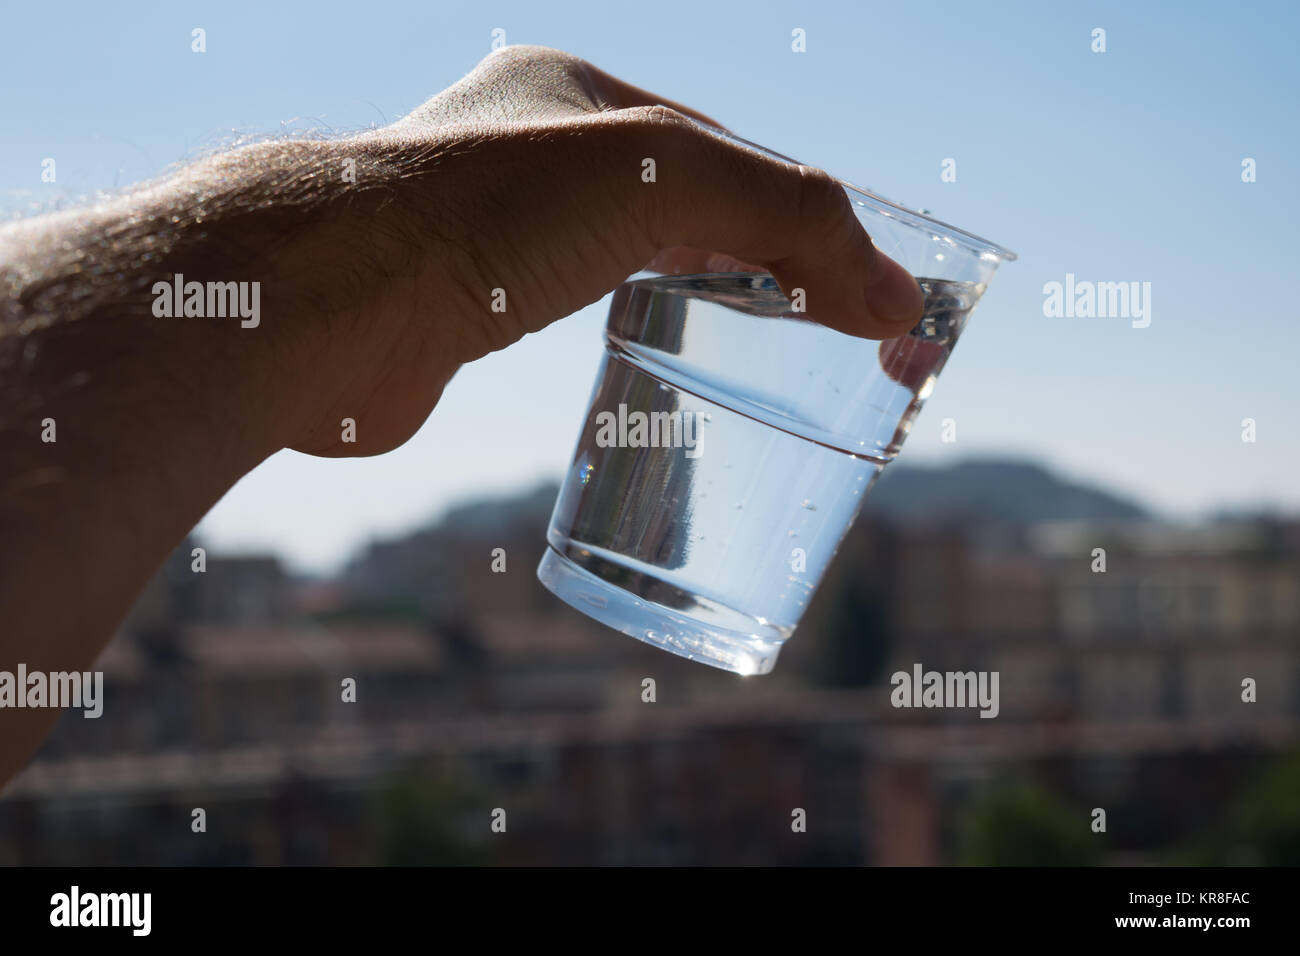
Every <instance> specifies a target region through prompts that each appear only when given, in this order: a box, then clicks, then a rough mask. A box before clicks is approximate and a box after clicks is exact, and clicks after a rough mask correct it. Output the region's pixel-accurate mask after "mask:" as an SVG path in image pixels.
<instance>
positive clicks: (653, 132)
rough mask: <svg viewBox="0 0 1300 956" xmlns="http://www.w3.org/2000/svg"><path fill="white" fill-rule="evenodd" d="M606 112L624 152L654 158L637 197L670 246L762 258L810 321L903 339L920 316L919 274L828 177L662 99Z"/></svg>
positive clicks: (655, 232) (657, 235)
mask: <svg viewBox="0 0 1300 956" xmlns="http://www.w3.org/2000/svg"><path fill="white" fill-rule="evenodd" d="M604 115H605V116H607V117H609V118H610V121H611V122H615V123H616V124H617V127H618V129H620V130H621V131H622V134H623V142H622V143H621V148H622V149H626V148H628V147H629V146H630V147H631V148H632V149H633V151H634V152H637V153H638V154H639V155H641V156H644V157H648V158H652V159H654V160H655V170H656V173H655V179H654V181H653V182H651V183H643V184H639V185H640V188H638V189H636V190H634V191H633V193H632V197H633V202H634V203H635V205H636V207H637V212H638V213H639V214H640V215H641V216H643V217H644V218H643V221H644V223H645V226H646V228H647V229H649V230H650V232H651V239H652V240H653V242H654V243H655V244H656V245H657V246H658V247H659V248H661V249H672V248H674V247H678V246H687V247H690V248H691V249H695V250H714V251H716V252H719V253H722V254H724V255H725V256H727V257H729V258H730V259H732V260H739V262H741V263H754V264H756V265H759V266H762V267H763V268H766V269H767V270H768V271H770V272H771V273H772V275H773V276H774V277H775V278H776V280H777V282H778V283H779V284H780V286H781V289H782V291H784V292H785V293H786V295H787V296H789V297H791V298H792V299H797V298H801V299H802V301H803V303H804V305H805V311H806V313H807V316H808V318H810V319H813V320H814V321H817V322H821V323H823V324H825V325H828V326H830V327H831V328H834V329H837V330H839V331H841V332H845V333H847V334H849V335H858V336H862V337H865V338H873V339H887V338H893V337H894V336H897V335H901V334H903V333H904V332H906V331H908V330H909V329H911V328H912V326H914V325H915V324H916V323H917V322H918V321H919V320H920V318H921V313H922V306H923V297H922V293H921V289H920V286H919V285H918V284H917V281H916V279H915V278H913V277H912V276H911V275H910V274H909V273H908V272H907V270H906V269H904V268H903V267H902V266H900V265H899V264H898V263H896V262H894V261H893V260H891V259H889V258H888V257H887V256H885V255H883V254H882V253H880V252H879V251H877V250H876V248H875V246H874V245H872V243H871V240H870V238H869V237H868V236H867V234H866V232H865V231H864V230H863V228H862V225H861V223H859V222H858V219H857V217H856V216H855V215H854V214H853V210H852V205H851V204H850V202H849V198H848V195H847V194H846V193H845V191H844V188H843V186H841V185H840V184H839V183H838V182H837V181H836V180H834V179H833V178H832V177H830V176H829V175H827V174H826V173H824V172H822V171H821V170H818V169H814V168H812V167H810V166H799V165H794V164H790V163H784V162H781V161H779V160H776V159H773V158H771V157H768V156H764V155H762V154H761V153H757V152H754V151H753V150H750V149H746V148H744V147H743V146H740V145H738V144H735V143H733V142H731V141H729V140H726V139H723V138H722V137H719V136H714V135H712V134H710V133H709V132H707V131H706V130H704V129H703V128H701V127H700V126H699V125H698V124H696V123H694V122H692V121H690V120H689V119H687V118H686V117H684V116H683V115H681V114H680V113H677V112H675V111H674V110H671V109H668V108H666V107H663V106H649V107H646V106H642V107H634V108H632V109H628V110H622V111H618V112H615V113H609V114H604ZM637 162H642V161H641V160H637ZM676 254H677V255H678V256H682V255H683V254H681V253H676ZM797 290H802V292H803V295H802V296H801V297H798V296H797V295H796V292H797Z"/></svg>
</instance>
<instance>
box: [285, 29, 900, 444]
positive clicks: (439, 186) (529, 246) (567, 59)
mask: <svg viewBox="0 0 1300 956" xmlns="http://www.w3.org/2000/svg"><path fill="white" fill-rule="evenodd" d="M694 120H700V121H702V122H704V123H708V124H711V125H714V126H716V125H717V124H716V123H714V121H712V120H710V119H708V117H705V116H702V115H700V114H698V113H695V112H694V111H692V110H690V109H688V108H686V107H682V106H678V105H676V104H673V103H669V102H667V101H665V100H663V99H661V98H658V97H655V96H653V95H652V94H649V93H646V92H645V91H643V90H639V89H637V88H635V87H632V86H629V85H628V84H626V83H623V82H622V81H620V80H617V79H615V78H614V77H611V76H609V75H608V74H605V73H603V72H601V71H600V70H598V69H596V68H595V67H593V66H591V65H590V64H587V63H585V62H583V61H582V60H580V59H577V58H576V57H572V56H569V55H568V54H564V53H560V52H558V51H555V50H548V49H544V48H540V47H507V48H505V49H503V50H501V51H499V52H497V53H494V54H492V55H490V56H489V57H488V58H487V59H485V60H484V61H483V62H482V63H481V64H480V65H479V66H478V68H477V69H475V70H474V71H473V72H472V73H471V74H470V75H469V76H467V77H466V78H465V79H464V80H462V81H461V82H459V83H457V84H456V85H455V86H453V87H451V88H450V89H448V90H446V91H444V92H443V93H440V94H439V95H438V96H435V97H434V98H433V99H432V100H430V101H429V102H428V103H426V104H425V105H424V106H422V107H420V108H419V109H417V110H416V111H415V112H413V113H412V114H411V115H410V116H408V117H406V118H405V119H403V120H401V121H400V122H398V123H396V124H394V125H393V126H390V127H388V128H386V129H383V130H380V131H378V132H377V133H375V134H372V135H370V136H367V137H363V138H362V141H361V142H362V144H364V145H365V146H366V147H378V148H379V149H380V150H381V151H382V152H383V153H384V154H385V155H386V157H387V158H388V160H389V162H391V163H392V165H393V166H394V167H395V168H396V169H398V170H400V171H401V177H400V181H399V184H398V186H397V193H396V197H395V198H396V202H395V203H394V204H393V205H392V206H391V207H388V208H387V210H386V211H385V213H384V215H383V216H382V217H381V219H379V220H378V221H376V222H374V223H373V227H374V228H375V229H376V231H377V232H379V233H380V234H381V235H383V234H387V235H392V234H397V235H400V236H402V237H403V239H402V241H401V245H402V248H401V249H400V250H394V251H393V252H392V253H391V254H387V255H385V257H384V258H385V259H398V260H401V261H403V262H405V263H406V268H405V270H404V272H403V273H401V274H394V272H392V271H375V272H373V273H371V274H370V275H369V276H367V277H365V280H364V281H366V282H368V283H369V284H370V285H371V286H372V289H371V290H370V299H369V301H370V303H371V307H370V310H369V313H368V314H367V315H365V316H364V318H363V322H362V323H361V328H362V329H363V330H364V334H366V335H372V334H373V329H374V327H375V325H376V324H377V323H382V325H383V326H384V327H385V336H386V337H388V336H391V341H392V342H393V343H394V346H395V347H394V348H393V349H392V350H391V352H390V353H389V356H388V357H387V358H386V359H385V360H384V361H383V363H382V364H381V365H377V366H375V367H373V368H370V369H364V368H358V367H357V357H358V356H359V355H364V354H367V353H366V350H365V349H364V348H360V349H359V348H357V347H355V346H352V345H349V346H347V347H346V348H345V349H344V350H343V351H344V353H345V355H341V356H340V357H341V358H344V359H345V360H346V362H347V363H348V366H349V368H350V369H351V371H352V372H353V377H354V379H355V384H356V386H357V387H358V388H359V389H361V390H363V391H364V390H365V389H367V388H370V387H372V386H377V387H375V389H374V391H373V392H372V393H371V394H369V395H368V396H367V395H363V394H362V392H361V391H356V390H354V391H352V392H351V393H349V394H347V395H345V396H340V397H339V398H338V399H336V400H335V401H334V402H332V403H330V406H329V408H328V409H327V410H326V414H325V415H324V416H323V420H322V422H321V424H320V426H319V428H316V429H314V430H313V431H312V432H311V433H310V434H309V435H308V436H306V437H295V438H290V439H289V440H288V442H287V443H289V444H291V445H292V446H293V447H295V448H298V449H299V450H302V451H308V452H313V453H316V454H327V455H328V454H358V453H370V452H378V451H385V450H387V449H388V448H390V447H392V446H393V445H396V444H399V443H401V442H402V441H404V440H405V439H406V438H407V437H409V435H410V434H411V433H413V432H414V431H415V430H416V429H417V428H418V427H419V426H420V424H421V423H422V422H423V421H424V419H425V418H426V417H427V416H428V413H429V411H430V410H431V409H432V407H433V404H434V402H435V401H436V399H437V396H438V394H439V393H440V390H441V384H442V383H443V382H445V380H446V378H448V377H449V376H450V374H451V372H453V371H454V369H455V368H456V367H458V366H459V365H460V364H461V363H463V362H468V361H472V360H473V359H476V358H478V357H480V356H482V355H485V354H487V353H488V352H491V351H494V350H496V349H500V348H504V347H505V346H507V345H509V344H511V343H512V342H514V341H516V340H518V339H519V338H521V337H522V336H523V335H524V334H526V333H528V332H534V331H537V330H538V329H541V328H543V327H544V326H546V325H548V324H550V323H551V322H553V321H555V320H556V319H559V318H561V317H563V316H565V315H568V314H570V313H572V312H574V311H576V310H578V309H580V308H582V307H583V306H585V305H589V304H590V303H592V302H594V301H596V300H597V299H599V298H600V297H601V296H603V295H604V294H605V293H607V292H608V291H609V290H610V289H611V288H613V287H614V286H615V285H617V284H618V283H619V282H620V281H621V280H622V279H624V278H625V277H626V276H627V275H629V274H630V273H632V272H634V271H636V270H637V269H639V268H641V267H643V266H646V265H647V263H649V264H651V267H652V268H655V269H657V270H658V271H663V272H706V271H722V270H730V269H766V270H768V271H770V272H771V273H772V274H773V275H774V276H775V278H776V280H777V282H778V283H779V284H780V285H781V287H782V288H783V289H784V290H785V291H786V293H787V294H789V293H790V291H791V290H792V289H794V288H795V287H801V288H803V289H804V290H805V301H806V302H807V304H808V314H809V317H811V318H814V319H815V320H817V321H820V322H823V323H825V324H827V325H830V326H832V327H834V328H837V329H840V330H841V331H844V332H848V333H850V334H855V335H862V336H866V337H869V338H890V337H893V336H896V335H899V334H902V333H903V332H906V331H907V330H908V329H910V328H911V327H912V326H913V325H915V323H916V322H917V321H918V320H919V318H920V315H921V301H922V297H921V293H920V290H919V289H918V287H917V283H916V280H915V279H913V278H912V277H911V276H910V275H909V274H908V273H907V272H906V271H905V270H904V269H903V268H902V267H900V266H899V265H897V264H896V263H894V262H893V261H892V260H890V259H888V258H886V257H885V256H883V255H881V254H879V253H877V252H876V251H875V249H874V247H873V246H872V244H871V242H870V239H869V238H868V236H867V235H866V233H865V232H864V231H863V229H862V226H861V225H860V223H859V222H858V220H857V219H856V218H855V217H854V216H853V214H852V212H851V207H850V204H849V201H848V199H847V197H846V196H845V194H844V192H843V191H842V189H841V188H840V187H839V186H838V185H837V184H836V182H835V181H834V180H833V179H832V178H831V177H829V176H828V175H826V174H825V173H823V172H821V171H819V170H815V169H812V168H809V167H803V166H794V165H791V164H787V163H783V162H779V161H777V160H774V159H771V158H769V157H765V156H763V155H761V154H759V153H756V152H754V151H752V150H748V149H745V148H743V147H740V146H737V145H735V144H734V143H732V142H730V141H728V140H725V139H723V138H721V137H719V136H716V135H714V134H712V133H710V132H708V131H707V130H706V128H704V127H702V126H701V125H700V124H699V123H697V122H695V121H694ZM646 159H652V160H654V164H655V180H654V181H653V182H645V181H644V180H643V178H642V171H643V162H644V160H646ZM359 225H360V224H357V223H349V228H357V227H358V226H359ZM380 241H382V240H380ZM652 260H653V261H652ZM494 290H501V292H502V293H504V297H505V298H504V305H505V310H504V311H499V312H498V311H493V310H492V308H491V305H492V302H493V296H494ZM379 301H382V302H383V303H384V308H383V310H382V314H381V312H380V311H379V310H378V309H376V308H375V307H374V303H376V302H379ZM339 380H340V378H339V377H338V376H334V375H331V376H330V377H329V381H331V382H337V381H339ZM322 388H323V389H325V391H324V394H328V389H329V385H328V382H326V383H323V384H322ZM318 394H321V393H318ZM344 413H346V414H348V415H350V416H351V417H354V418H355V419H356V420H357V421H358V422H361V421H365V422H366V435H365V437H364V438H363V439H362V441H361V442H359V443H358V444H349V445H342V444H340V443H339V441H338V434H339V429H338V424H337V423H338V421H339V418H340V417H341V416H342V415H343V414H344ZM358 446H359V447H358Z"/></svg>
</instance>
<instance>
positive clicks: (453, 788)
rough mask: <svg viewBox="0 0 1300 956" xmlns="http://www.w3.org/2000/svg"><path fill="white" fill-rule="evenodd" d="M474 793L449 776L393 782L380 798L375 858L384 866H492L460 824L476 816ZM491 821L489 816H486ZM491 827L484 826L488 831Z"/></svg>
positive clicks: (377, 801)
mask: <svg viewBox="0 0 1300 956" xmlns="http://www.w3.org/2000/svg"><path fill="white" fill-rule="evenodd" d="M474 810H475V802H474V800H473V799H472V797H471V795H470V794H469V792H468V790H466V788H465V787H464V786H462V785H461V784H460V783H459V782H458V781H457V780H455V779H454V778H452V777H450V776H448V775H446V774H433V773H427V772H426V773H415V774H405V775H402V776H399V777H396V778H395V779H393V780H392V781H391V782H390V783H389V784H388V786H386V787H385V788H384V789H383V790H381V791H380V792H379V794H378V796H377V797H376V799H375V803H374V808H373V815H374V831H375V855H376V857H377V862H378V863H379V864H380V865H383V866H475V865H481V864H484V863H487V862H489V860H488V855H487V853H486V852H485V851H484V849H483V848H482V846H481V845H479V844H476V843H474V842H471V841H469V840H467V839H465V837H464V836H463V831H461V830H460V828H458V826H457V823H458V821H460V820H462V819H464V818H465V817H466V815H467V814H470V813H473V812H474ZM484 819H486V817H484ZM486 827H487V824H486V823H485V824H484V830H485V832H486Z"/></svg>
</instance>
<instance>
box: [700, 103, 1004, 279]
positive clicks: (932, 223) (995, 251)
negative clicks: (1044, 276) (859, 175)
mask: <svg viewBox="0 0 1300 956" xmlns="http://www.w3.org/2000/svg"><path fill="white" fill-rule="evenodd" d="M693 121H694V122H695V123H696V124H698V125H699V126H701V127H703V128H704V129H706V130H708V131H709V132H711V133H716V134H717V135H719V136H721V137H722V138H723V139H726V140H730V141H731V142H733V143H739V144H740V145H742V146H747V147H749V148H750V149H753V150H755V151H757V152H759V153H762V154H763V155H765V156H771V157H772V158H773V159H779V160H781V161H782V162H786V163H793V164H794V165H796V166H810V165H812V164H811V163H804V162H800V161H799V160H797V159H795V158H794V157H792V156H786V155H785V154H784V153H778V152H777V151H776V150H774V149H768V148H767V147H766V146H760V145H759V144H758V143H755V142H753V141H752V140H748V139H745V138H744V137H743V136H737V135H736V134H735V133H733V132H732V131H731V130H729V129H723V128H722V127H721V126H714V125H712V124H711V123H706V122H704V121H703V120H698V119H694V120H693ZM818 168H820V167H818ZM833 178H834V179H835V181H836V182H837V183H839V184H840V185H841V186H843V187H844V189H845V191H846V192H848V193H849V195H850V197H855V196H856V197H857V198H859V199H861V200H862V201H863V202H864V204H865V205H869V206H871V207H873V208H874V209H875V210H877V211H878V212H880V213H882V214H883V215H886V216H889V217H890V218H894V219H899V218H901V219H903V220H905V221H906V222H907V223H908V225H911V226H929V227H932V228H934V229H937V230H940V231H942V232H943V233H945V234H946V235H947V236H949V237H950V238H952V239H954V240H956V241H958V242H959V243H960V244H961V245H962V246H964V247H965V248H967V249H969V250H970V251H972V252H975V253H978V254H979V255H980V257H981V258H983V257H985V256H992V257H994V258H996V259H998V260H999V261H1002V262H1015V261H1016V259H1017V258H1019V257H1018V256H1017V255H1016V254H1015V253H1014V252H1012V251H1011V250H1010V249H1008V248H1006V247H1005V246H1000V245H998V244H997V243H996V242H994V241H992V240H991V239H985V238H984V237H983V236H977V235H976V234H975V233H973V232H970V231H969V230H966V229H963V228H961V227H960V226H954V225H953V224H952V223H949V222H944V221H943V220H942V219H936V218H934V217H933V216H931V215H930V214H929V213H928V212H922V211H921V210H919V209H910V208H909V207H907V206H904V205H903V204H902V203H897V202H894V201H893V200H892V199H886V198H885V197H884V196H881V195H880V194H879V193H875V192H872V191H871V190H870V189H867V188H865V187H863V186H857V185H855V184H853V183H851V182H849V181H847V180H845V179H840V178H839V177H838V176H835V177H833ZM900 214H901V215H900Z"/></svg>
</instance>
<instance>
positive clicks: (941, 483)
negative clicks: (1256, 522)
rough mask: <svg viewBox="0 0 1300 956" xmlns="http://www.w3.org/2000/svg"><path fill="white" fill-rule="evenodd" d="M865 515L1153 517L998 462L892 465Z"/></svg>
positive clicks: (1013, 519) (1020, 465)
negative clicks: (936, 465) (940, 465)
mask: <svg viewBox="0 0 1300 956" xmlns="http://www.w3.org/2000/svg"><path fill="white" fill-rule="evenodd" d="M863 513H864V514H871V515H876V516H879V517H884V518H892V519H894V520H898V521H917V520H928V519H935V518H942V519H949V520H957V521H976V522H979V521H989V522H999V523H1007V524H1027V523H1030V522H1034V521H1053V520H1071V519H1088V520H1094V521H1095V520H1109V519H1118V520H1124V519H1130V520H1131V519H1140V518H1147V517H1149V514H1148V513H1147V511H1146V510H1145V509H1143V508H1141V507H1140V506H1139V505H1137V504H1136V503H1134V502H1132V501H1128V500H1126V499H1124V498H1121V497H1119V496H1117V495H1114V494H1111V493H1110V492H1108V491H1104V490H1102V489H1100V488H1092V487H1086V486H1084V485H1076V484H1071V483H1070V482H1067V481H1063V480H1062V479H1060V478H1058V477H1056V476H1055V475H1053V474H1052V473H1051V472H1049V471H1048V470H1047V469H1046V468H1043V467H1042V466H1040V465H1035V464H1031V463H1028V462H1018V461H1007V460H1000V459H973V460H970V461H964V462H959V463H957V464H955V465H952V466H950V467H946V468H941V467H936V468H923V467H916V466H912V465H902V464H894V465H890V466H889V467H888V468H886V469H885V473H884V474H883V475H881V477H880V480H879V481H878V482H877V484H876V486H875V487H874V488H872V489H871V492H870V493H869V494H868V495H867V501H866V505H865V506H864V508H863Z"/></svg>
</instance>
